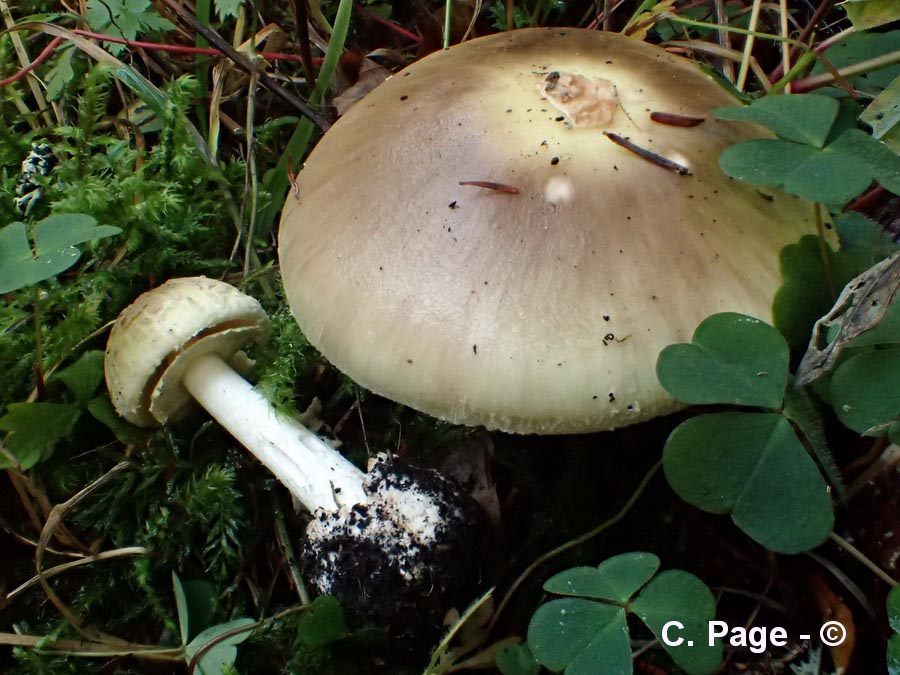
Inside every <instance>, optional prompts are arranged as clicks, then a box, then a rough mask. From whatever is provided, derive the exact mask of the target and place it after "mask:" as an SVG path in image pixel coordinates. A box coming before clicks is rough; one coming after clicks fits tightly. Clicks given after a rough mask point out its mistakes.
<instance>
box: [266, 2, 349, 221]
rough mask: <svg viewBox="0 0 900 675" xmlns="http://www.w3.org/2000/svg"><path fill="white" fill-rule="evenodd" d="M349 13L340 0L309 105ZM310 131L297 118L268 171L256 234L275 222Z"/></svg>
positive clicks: (326, 82) (328, 72)
mask: <svg viewBox="0 0 900 675" xmlns="http://www.w3.org/2000/svg"><path fill="white" fill-rule="evenodd" d="M352 12H353V0H341V1H340V4H339V5H338V11H337V15H336V16H335V18H334V28H333V29H332V33H331V40H329V41H328V49H327V51H326V52H325V59H324V60H323V61H322V67H321V68H320V69H319V77H318V78H317V79H316V88H315V89H314V90H313V92H312V94H311V95H310V97H309V103H310V105H314V106H318V105H321V103H322V102H323V101H324V100H325V96H326V94H327V93H328V88H329V87H330V86H331V77H332V75H334V69H335V68H336V67H337V62H338V59H339V58H340V56H341V54H342V53H343V51H344V42H345V41H346V39H347V32H348V31H349V30H350V16H351V14H352ZM313 131H314V128H313V124H312V122H311V121H310V119H309V118H308V117H304V118H303V119H302V120H300V123H299V124H298V125H297V128H296V129H294V133H293V135H291V139H290V140H289V141H288V144H287V147H286V148H285V150H284V152H283V153H281V158H280V159H279V160H278V165H277V166H276V167H275V169H274V170H273V172H272V173H271V174H269V179H268V180H267V181H266V187H267V188H268V190H267V191H268V193H269V195H270V196H271V201H270V203H269V206H268V207H267V208H266V210H265V211H263V212H262V214H261V215H260V218H259V223H258V229H259V233H260V235H263V236H265V235H268V233H269V231H270V230H271V229H272V225H273V224H274V223H275V218H276V216H277V215H278V213H279V212H280V211H281V209H282V207H283V206H284V198H285V195H286V194H287V190H288V186H289V184H290V181H289V179H288V171H289V170H290V171H295V170H297V169H298V168H299V167H300V166H301V164H302V163H303V157H304V156H305V155H306V149H307V147H308V146H309V141H310V139H311V138H312V134H313Z"/></svg>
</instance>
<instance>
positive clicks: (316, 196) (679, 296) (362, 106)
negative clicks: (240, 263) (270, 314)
mask: <svg viewBox="0 0 900 675" xmlns="http://www.w3.org/2000/svg"><path fill="white" fill-rule="evenodd" d="M557 73H559V76H557V75H556V74H557ZM555 80H557V81H559V83H561V86H562V85H564V86H565V87H567V89H564V90H559V89H556V88H554V87H553V86H550V87H548V83H549V84H551V85H552V84H553V82H554V81H555ZM604 80H608V81H609V82H611V83H612V85H613V86H612V87H610V86H609V84H608V83H606V82H604ZM573 92H574V93H573ZM584 92H587V95H594V93H596V96H597V100H596V101H591V100H582V99H580V98H579V96H584V95H585V94H584ZM609 92H612V93H611V94H610V93H609ZM545 94H546V96H545ZM610 96H612V97H614V98H612V100H613V102H614V105H613V106H612V108H611V109H610V108H609V101H610ZM548 97H549V98H550V99H553V100H552V101H551V100H548ZM554 101H555V103H554ZM595 103H596V105H594V104H595ZM556 104H559V106H560V107H557V105H556ZM734 104H736V101H735V100H734V99H733V98H732V97H731V96H730V95H729V94H727V93H726V92H725V91H724V90H723V89H722V88H721V87H720V86H719V85H718V84H716V83H715V81H714V80H713V79H712V78H711V77H709V76H707V75H705V74H704V73H703V72H702V71H701V70H700V68H699V67H698V66H697V65H696V64H694V63H692V62H690V61H687V60H684V59H681V58H679V57H676V56H672V55H670V54H668V53H666V52H665V51H663V50H662V49H660V48H657V47H653V46H651V45H647V44H645V43H642V42H639V41H637V40H634V39H630V38H626V37H623V36H620V35H615V34H608V33H599V32H594V31H586V30H578V29H555V28H543V29H528V30H519V31H514V32H509V33H502V34H498V35H493V36H490V37H486V38H481V39H477V40H472V41H471V42H467V43H464V44H462V45H460V46H456V47H453V48H451V49H450V50H448V51H443V52H438V53H435V54H433V55H431V56H429V57H427V58H425V59H423V60H421V61H419V62H417V63H415V64H413V65H412V66H410V67H408V68H407V69H405V70H404V71H402V72H401V73H398V74H397V75H395V76H393V77H392V78H390V79H389V80H388V81H386V82H385V83H384V84H382V85H381V86H380V87H378V88H377V89H376V90H375V91H374V92H373V93H371V94H369V95H368V96H367V97H366V98H365V99H363V100H362V101H361V102H360V103H359V104H358V105H357V106H355V107H354V108H353V109H352V110H351V111H350V112H349V113H348V114H347V115H345V116H344V117H343V118H341V119H340V120H339V121H338V122H337V123H336V124H335V125H334V127H333V128H332V130H330V131H329V132H328V133H327V134H326V135H325V137H324V138H323V139H322V141H321V142H320V143H319V144H318V146H317V147H316V149H315V150H314V151H313V153H312V154H311V156H310V158H309V160H308V161H307V163H306V166H305V168H304V170H303V172H302V173H301V174H300V176H299V181H298V186H297V187H298V194H299V199H298V198H296V197H294V196H289V197H288V200H287V204H286V206H285V209H284V213H283V216H282V221H281V234H280V247H279V254H280V258H281V270H282V274H283V277H284V284H285V289H286V292H287V297H288V300H289V302H290V305H291V308H292V311H293V313H294V315H295V317H296V318H297V321H298V322H299V323H300V326H301V328H302V329H303V331H304V333H305V334H306V336H307V338H308V339H309V340H310V342H312V344H314V345H315V346H316V347H318V348H319V349H320V350H321V352H322V353H323V354H324V355H325V356H326V357H327V358H328V359H330V360H331V361H332V362H333V363H334V364H335V366H337V367H338V368H339V369H341V370H342V371H344V372H345V373H347V374H348V375H349V376H350V377H352V378H353V379H354V380H356V381H357V382H359V383H360V384H361V385H362V386H364V387H367V388H369V389H371V390H373V391H375V392H376V393H379V394H381V395H384V396H387V397H389V398H391V399H394V400H397V401H400V402H402V403H405V404H407V405H410V406H412V407H413V408H416V409H419V410H422V411H424V412H427V413H429V414H431V415H434V416H436V417H439V418H442V419H446V420H449V421H452V422H458V423H464V424H471V425H476V424H483V425H485V426H486V427H488V428H491V429H502V430H506V431H513V432H523V433H565V432H584V431H592V430H601V429H610V428H615V427H620V426H625V425H627V424H632V423H635V422H638V421H641V420H646V419H649V418H652V417H655V416H657V415H661V414H664V413H667V412H671V411H674V410H676V409H677V408H678V407H679V404H678V403H677V402H676V401H674V400H672V399H671V398H670V397H669V396H668V395H666V394H665V392H664V391H663V390H662V388H661V387H660V385H659V383H658V382H657V379H656V375H655V370H654V367H655V362H656V357H657V355H658V353H659V351H660V350H661V349H662V348H663V347H665V346H666V345H668V344H670V343H673V342H680V341H689V340H690V337H691V334H692V332H693V330H694V328H695V327H696V326H697V324H698V323H699V322H700V321H702V320H703V319H704V318H705V317H706V316H708V315H709V314H712V313H715V312H721V311H737V312H743V313H746V314H750V315H753V316H756V317H759V318H761V319H764V320H770V319H771V304H772V298H773V296H774V294H775V291H776V289H777V288H778V286H779V284H780V280H781V279H780V274H779V269H778V264H779V251H780V250H781V248H782V247H783V246H785V245H786V244H788V243H791V242H795V241H796V240H797V239H798V238H799V237H800V236H801V235H802V234H805V233H808V232H812V231H814V225H813V222H812V209H811V207H810V205H809V204H808V203H806V202H804V201H802V200H800V199H797V198H794V197H791V196H787V195H785V194H782V193H779V192H777V191H767V194H762V193H761V192H760V191H759V190H757V189H756V188H755V187H753V186H750V185H747V184H743V183H740V182H737V181H734V180H732V179H730V178H728V177H727V176H725V174H723V172H722V171H721V170H720V169H719V166H718V162H717V160H718V156H719V154H720V153H721V152H722V150H724V149H725V148H726V147H728V146H729V145H731V144H733V143H736V142H738V141H742V140H746V139H747V138H750V137H753V136H761V135H764V134H765V132H764V131H763V130H762V129H761V128H758V127H757V128H754V127H753V126H751V125H746V124H734V123H730V122H725V121H719V120H717V119H715V118H713V117H712V116H711V115H709V111H710V109H711V108H714V107H717V106H728V105H734ZM592 109H595V110H597V111H598V112H597V114H596V115H595V116H594V117H592V114H593V113H591V110H592ZM604 109H607V113H604ZM585 111H587V113H591V114H588V115H587V117H585ZM610 112H611V115H612V119H611V120H608V121H607V119H606V118H608V117H609V114H608V113H610ZM651 112H663V113H670V114H674V115H682V116H689V117H695V118H705V121H704V122H703V123H702V124H700V125H699V126H694V127H679V126H671V125H665V124H659V123H657V122H654V121H651V119H650V114H651ZM573 122H574V124H573ZM603 132H611V133H614V134H618V135H619V136H621V137H626V138H628V139H630V141H631V142H632V143H634V144H635V145H637V146H640V147H642V148H645V149H647V150H650V151H652V152H653V153H657V154H658V155H660V156H663V157H665V158H667V159H669V160H673V161H675V162H677V163H679V164H681V165H683V166H685V167H687V168H688V169H689V170H690V175H679V174H678V173H676V172H674V171H670V170H666V169H664V168H662V167H660V166H657V165H655V164H654V163H652V162H651V161H649V160H647V159H645V158H642V157H639V156H638V155H636V154H634V153H633V152H631V151H630V150H628V149H626V148H623V147H620V146H619V145H616V144H615V143H613V142H612V141H611V140H610V139H609V138H608V137H606V136H605V135H604V133H603ZM461 181H463V182H465V181H489V182H493V183H499V184H502V185H505V186H511V187H513V188H515V189H516V190H517V193H516V194H513V193H511V191H498V190H496V189H487V188H482V187H476V186H471V185H460V182H461Z"/></svg>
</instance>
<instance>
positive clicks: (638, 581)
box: [544, 553, 659, 602]
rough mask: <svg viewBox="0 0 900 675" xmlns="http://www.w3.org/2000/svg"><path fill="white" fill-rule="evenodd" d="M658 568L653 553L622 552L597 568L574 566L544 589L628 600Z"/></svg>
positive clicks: (618, 600)
mask: <svg viewBox="0 0 900 675" xmlns="http://www.w3.org/2000/svg"><path fill="white" fill-rule="evenodd" d="M658 569H659V558H657V557H656V556H655V555H653V554H652V553H623V554H621V555H617V556H614V557H612V558H609V559H607V560H604V561H603V562H602V563H600V565H598V566H597V567H573V568H571V569H568V570H565V571H563V572H560V573H559V574H557V575H555V576H553V577H551V578H550V579H548V580H547V581H546V583H544V590H545V591H547V592H548V593H556V594H558V595H575V596H582V597H586V598H599V599H604V600H612V601H613V602H628V599H629V598H630V597H631V596H632V595H634V594H635V593H636V592H637V590H638V589H639V588H640V587H641V586H643V585H644V584H646V583H647V581H648V580H649V579H650V577H652V576H653V575H654V574H656V571H657V570H658Z"/></svg>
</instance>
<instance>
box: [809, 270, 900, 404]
mask: <svg viewBox="0 0 900 675" xmlns="http://www.w3.org/2000/svg"><path fill="white" fill-rule="evenodd" d="M898 297H900V253H895V254H894V255H893V256H891V257H890V258H886V259H885V260H882V261H881V262H879V263H877V264H876V265H873V266H872V267H870V268H869V269H868V270H866V271H865V272H863V273H862V274H860V275H859V276H858V277H856V278H855V279H853V280H852V281H850V283H848V284H847V285H846V286H845V287H844V290H843V291H841V294H840V296H839V297H838V299H837V301H836V302H835V303H834V307H832V308H831V311H830V312H828V314H826V315H825V316H823V317H822V318H821V319H819V320H818V321H817V322H816V324H815V326H814V327H813V334H812V338H811V339H810V341H809V347H808V349H807V350H806V354H804V356H803V360H802V361H801V362H800V367H799V368H798V369H797V380H796V382H797V386H800V387H803V386H806V385H808V384H810V383H811V382H815V381H816V380H818V379H819V378H820V377H822V376H823V375H826V374H827V373H829V372H830V371H831V369H832V367H833V366H834V364H835V363H836V362H837V359H838V357H839V356H840V355H841V352H842V351H843V349H844V347H845V346H846V345H847V343H849V342H850V341H851V340H852V339H853V338H855V337H857V336H859V335H862V334H863V333H865V332H866V331H868V330H871V329H872V328H875V326H877V325H878V324H879V323H880V322H881V320H882V319H883V318H884V317H885V316H886V315H887V313H888V309H889V308H890V306H891V303H892V302H894V300H895V299H896V298H898ZM833 327H837V328H838V332H837V335H836V336H835V337H834V339H833V340H832V341H831V342H830V343H828V342H827V336H828V333H829V330H830V329H831V328H833Z"/></svg>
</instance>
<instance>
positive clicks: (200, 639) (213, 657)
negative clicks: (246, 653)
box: [184, 617, 256, 675]
mask: <svg viewBox="0 0 900 675" xmlns="http://www.w3.org/2000/svg"><path fill="white" fill-rule="evenodd" d="M254 623H256V622H255V621H254V620H253V619H250V618H247V617H244V618H241V619H235V620H234V621H228V622H226V623H220V624H218V625H216V626H212V627H211V628H207V629H206V630H205V631H203V632H202V633H200V635H198V636H197V637H195V638H194V639H193V640H191V642H190V643H189V644H188V645H187V646H186V647H185V648H184V654H185V661H186V662H187V663H190V662H191V660H192V659H193V658H194V656H195V655H196V654H197V652H199V651H200V650H201V649H203V648H204V647H205V645H206V644H208V643H210V642H215V644H214V645H213V646H212V647H210V648H209V649H207V650H206V651H204V652H203V654H202V656H201V657H200V660H199V662H198V663H197V668H196V669H195V670H194V672H195V673H197V675H222V673H223V672H224V671H225V669H226V668H233V667H234V661H235V659H236V658H237V646H238V645H239V644H240V643H242V642H243V641H244V640H246V639H247V638H248V637H250V632H251V631H249V630H243V631H241V632H239V633H236V634H235V635H231V636H229V637H227V638H222V639H220V636H221V635H223V634H224V633H228V632H229V631H232V630H235V629H238V628H245V627H247V626H252V625H253V624H254Z"/></svg>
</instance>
